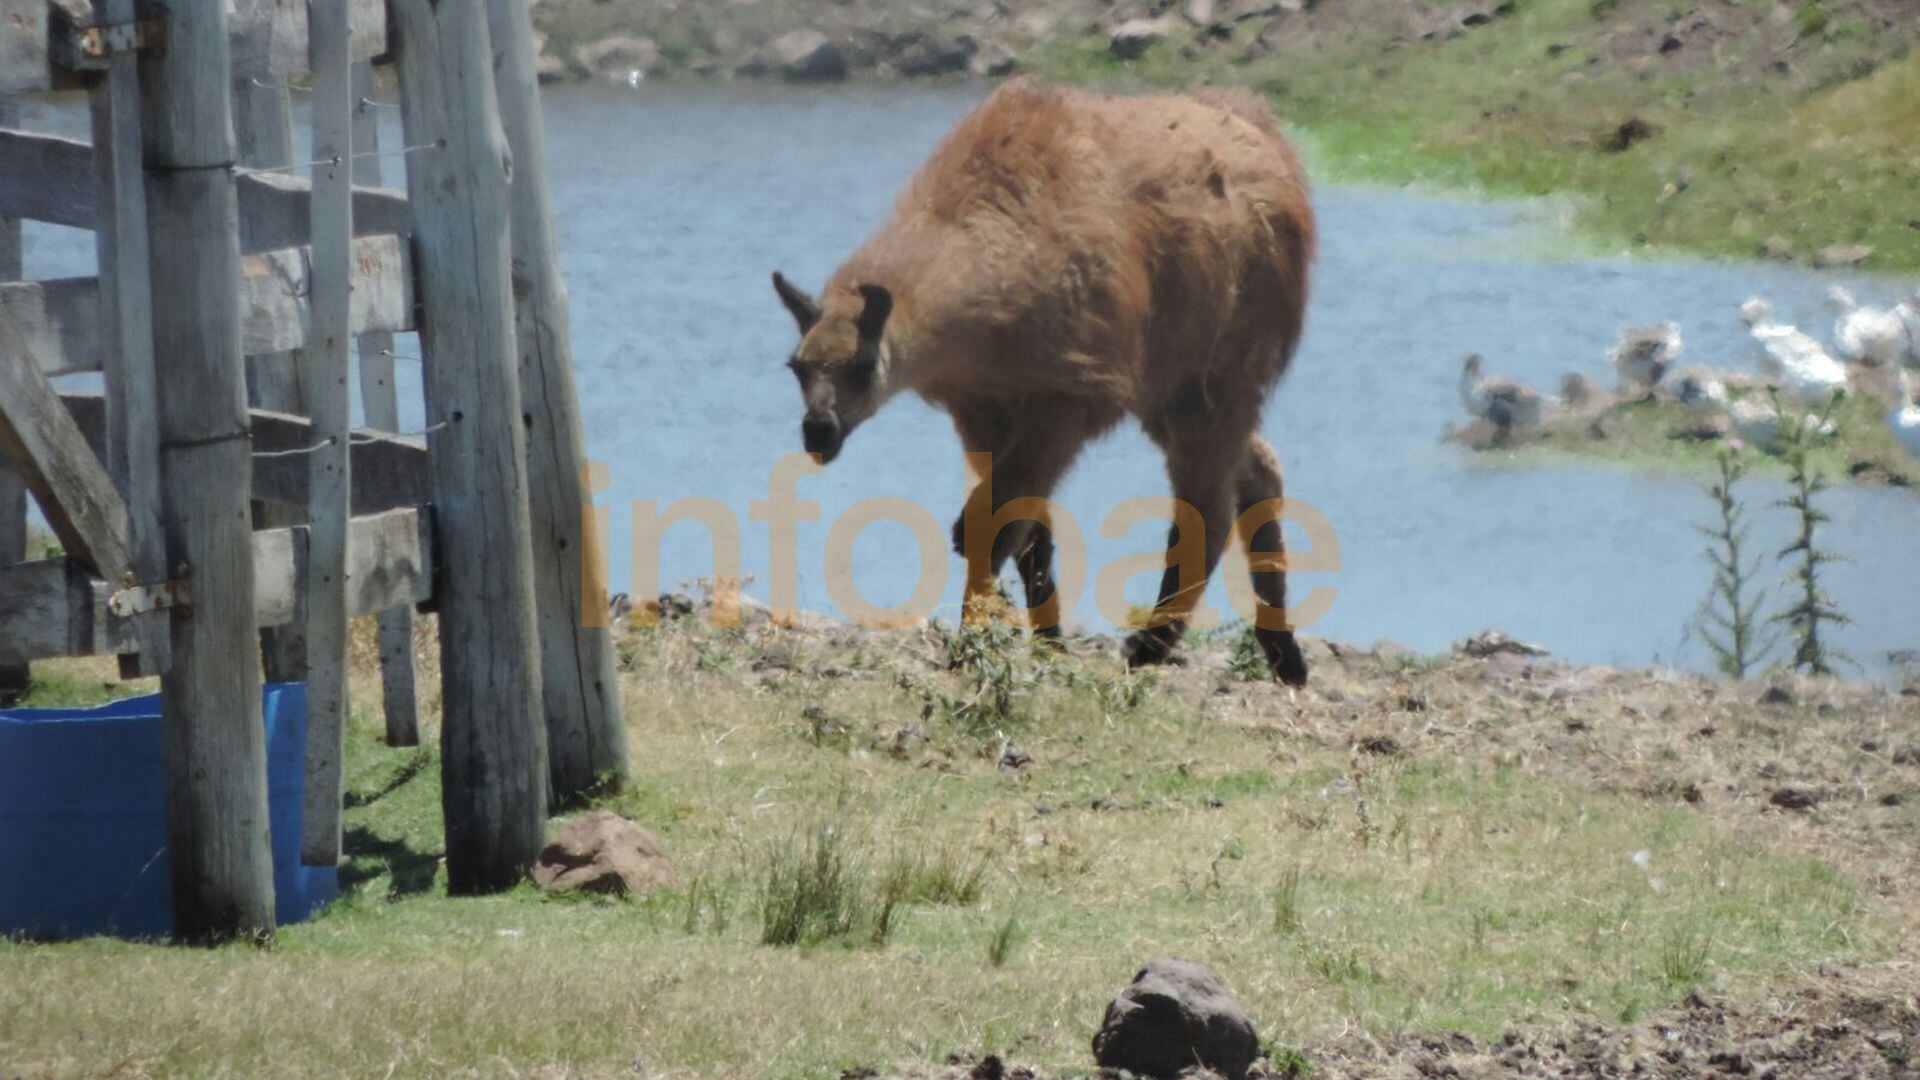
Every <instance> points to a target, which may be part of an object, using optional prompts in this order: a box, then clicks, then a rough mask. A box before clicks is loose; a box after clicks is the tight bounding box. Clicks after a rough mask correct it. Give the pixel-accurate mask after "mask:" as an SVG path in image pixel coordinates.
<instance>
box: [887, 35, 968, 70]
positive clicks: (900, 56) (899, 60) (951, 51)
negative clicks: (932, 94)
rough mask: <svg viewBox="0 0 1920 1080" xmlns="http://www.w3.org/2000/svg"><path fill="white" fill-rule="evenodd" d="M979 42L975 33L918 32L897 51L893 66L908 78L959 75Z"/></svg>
mask: <svg viewBox="0 0 1920 1080" xmlns="http://www.w3.org/2000/svg"><path fill="white" fill-rule="evenodd" d="M979 51H980V42H979V41H978V40H977V39H975V38H974V37H973V36H972V35H969V34H962V35H960V36H959V37H944V36H935V35H916V36H914V37H913V38H912V40H910V41H907V42H906V43H904V44H903V45H902V46H901V47H900V50H899V51H898V52H897V53H895V54H894V57H893V69H894V70H895V71H898V72H899V73H900V74H902V75H904V76H906V77H907V78H909V79H926V78H936V77H938V76H941V75H958V74H959V73H961V72H963V71H966V70H967V65H968V64H969V63H971V62H972V61H973V57H974V54H975V53H977V52H979Z"/></svg>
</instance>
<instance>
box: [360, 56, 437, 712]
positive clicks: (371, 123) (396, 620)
mask: <svg viewBox="0 0 1920 1080" xmlns="http://www.w3.org/2000/svg"><path fill="white" fill-rule="evenodd" d="M378 89H379V88H378V87H377V86H376V85H375V83H374V77H373V64H372V62H371V61H367V60H361V61H359V62H357V63H355V64H354V65H353V102H354V105H353V110H354V111H353V182H354V183H355V184H358V185H360V186H362V187H379V186H380V181H381V175H380V111H379V108H378V107H377V106H376V105H375V104H374V95H375V94H376V93H377V92H378ZM357 351H358V352H359V355H360V408H361V411H362V413H363V414H364V415H365V416H366V421H367V426H368V427H370V428H373V429H374V430H376V431H399V430H400V397H399V392H398V391H397V390H396V388H395V387H394V383H393V334H392V333H391V332H388V331H375V332H373V333H371V334H363V335H361V337H360V339H359V343H358V349H357ZM355 475H356V476H357V477H361V478H364V477H365V476H366V474H365V473H364V472H360V471H358V468H357V466H356V471H355ZM363 484H364V479H363V480H362V482H361V483H357V484H355V485H354V488H355V490H356V492H357V491H358V490H359V488H360V487H362V486H363ZM413 638H414V621H413V608H412V607H411V606H410V605H406V604H402V605H401V606H399V607H396V608H392V609H390V610H387V611H383V612H381V613H380V618H379V629H378V632H377V635H376V640H377V642H378V645H379V652H380V704H381V711H382V713H383V715H384V717H385V719H386V726H387V745H388V746H396V747H404V746H419V745H420V712H419V699H418V694H417V690H416V687H417V685H418V681H419V680H418V678H417V676H416V672H415V669H414V662H413Z"/></svg>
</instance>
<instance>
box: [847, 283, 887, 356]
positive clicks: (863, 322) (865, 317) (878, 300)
mask: <svg viewBox="0 0 1920 1080" xmlns="http://www.w3.org/2000/svg"><path fill="white" fill-rule="evenodd" d="M860 297H861V299H863V300H865V301H866V302H867V306H866V307H864V308H861V309H860V320H859V322H857V323H855V326H857V327H858V328H859V330H860V340H861V341H866V342H872V343H875V344H878V343H879V341H880V335H881V334H884V333H886V330H887V320H888V319H890V318H892V317H893V293H892V292H891V291H889V290H888V289H887V287H886V286H885V285H862V286H860Z"/></svg>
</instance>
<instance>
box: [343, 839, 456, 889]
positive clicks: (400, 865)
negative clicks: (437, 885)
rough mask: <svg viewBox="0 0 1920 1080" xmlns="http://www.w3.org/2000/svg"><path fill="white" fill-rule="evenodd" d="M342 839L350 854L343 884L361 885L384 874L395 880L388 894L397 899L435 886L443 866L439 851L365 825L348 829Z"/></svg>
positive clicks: (350, 885) (347, 886)
mask: <svg viewBox="0 0 1920 1080" xmlns="http://www.w3.org/2000/svg"><path fill="white" fill-rule="evenodd" d="M341 839H342V841H343V844H344V847H345V848H346V856H347V859H346V864H345V865H344V866H342V867H341V868H340V885H341V888H343V889H353V888H358V887H359V886H361V885H364V884H366V883H367V882H369V881H372V880H374V879H375V878H378V877H380V876H381V875H383V874H384V875H386V876H388V877H389V878H391V879H392V881H393V885H392V887H391V888H390V889H389V890H388V895H389V896H390V897H392V898H393V899H396V900H397V899H399V898H401V897H404V896H419V895H421V894H423V893H427V892H431V891H432V890H433V877H434V873H435V871H437V870H438V869H439V866H440V855H439V853H438V852H435V851H420V850H417V849H415V848H412V847H409V846H408V845H407V844H406V842H405V841H402V840H393V839H389V838H387V837H383V836H379V835H377V834H375V833H374V832H372V831H371V830H369V829H366V828H364V827H354V828H349V829H347V830H346V832H345V834H344V835H343V836H342V837H341Z"/></svg>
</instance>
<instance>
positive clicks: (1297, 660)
mask: <svg viewBox="0 0 1920 1080" xmlns="http://www.w3.org/2000/svg"><path fill="white" fill-rule="evenodd" d="M1253 636H1254V637H1255V638H1257V639H1259V642H1260V648H1261V649H1262V650H1263V651H1264V652H1265V653H1266V654H1267V667H1268V668H1270V669H1271V670H1272V671H1273V677H1274V678H1276V679H1279V680H1280V681H1281V682H1283V683H1285V684H1286V685H1288V686H1296V687H1298V686H1305V685H1307V658H1306V657H1305V656H1304V655H1302V654H1301V652H1300V643H1299V642H1297V641H1295V640H1294V639H1293V632H1292V631H1290V630H1260V629H1255V630H1254V632H1253Z"/></svg>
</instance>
